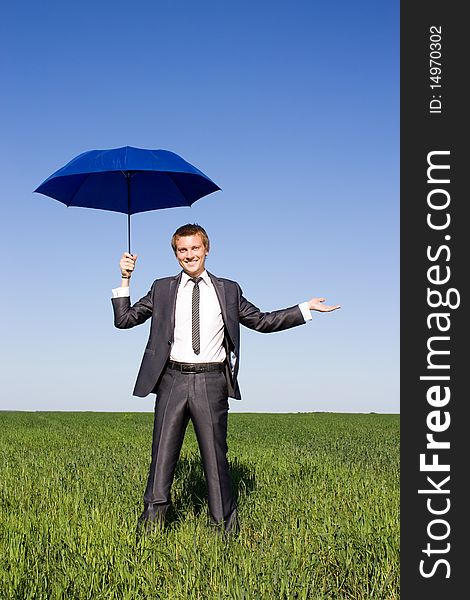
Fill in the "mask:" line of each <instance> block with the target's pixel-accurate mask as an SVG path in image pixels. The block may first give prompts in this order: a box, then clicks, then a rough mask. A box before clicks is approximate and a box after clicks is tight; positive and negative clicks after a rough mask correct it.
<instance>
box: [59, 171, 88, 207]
mask: <svg viewBox="0 0 470 600" xmlns="http://www.w3.org/2000/svg"><path fill="white" fill-rule="evenodd" d="M91 175H93V173H87V176H86V177H85V178H84V179H83V181H82V182H81V183H80V185H79V186H78V188H77V189H76V190H75V192H74V194H73V196H72V198H71V200H70V203H68V202H66V203H65V204H66V205H67V208H68V207H69V206H70V205H71V204H72V202H73V201H74V200H75V198H76V197H77V194H78V192H79V191H80V190H81V189H82V187H83V185H84V183H85V182H86V181H87V180H88V178H89V177H91ZM83 208H86V207H83Z"/></svg>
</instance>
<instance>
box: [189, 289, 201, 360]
mask: <svg viewBox="0 0 470 600" xmlns="http://www.w3.org/2000/svg"><path fill="white" fill-rule="evenodd" d="M191 281H192V282H193V283H194V287H193V298H192V320H191V324H192V345H193V350H194V354H199V352H200V351H201V332H200V324H199V298H200V290H199V282H200V281H202V277H194V278H191Z"/></svg>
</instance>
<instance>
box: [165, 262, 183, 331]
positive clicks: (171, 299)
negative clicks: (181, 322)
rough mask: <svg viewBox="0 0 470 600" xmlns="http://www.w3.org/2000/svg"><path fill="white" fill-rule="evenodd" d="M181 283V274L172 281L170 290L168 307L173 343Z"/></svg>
mask: <svg viewBox="0 0 470 600" xmlns="http://www.w3.org/2000/svg"><path fill="white" fill-rule="evenodd" d="M180 281H181V273H180V274H179V275H176V276H175V277H174V278H173V279H171V280H170V285H169V288H168V306H169V307H170V332H171V341H173V334H174V331H175V310H176V294H177V292H178V286H179V284H180Z"/></svg>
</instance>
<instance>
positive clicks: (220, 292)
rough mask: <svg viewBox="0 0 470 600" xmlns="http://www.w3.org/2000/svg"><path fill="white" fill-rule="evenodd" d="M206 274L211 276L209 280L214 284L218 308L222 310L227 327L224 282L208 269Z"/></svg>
mask: <svg viewBox="0 0 470 600" xmlns="http://www.w3.org/2000/svg"><path fill="white" fill-rule="evenodd" d="M207 274H208V275H209V277H210V278H211V281H212V283H213V285H214V289H215V293H216V294H217V298H218V300H219V304H220V310H221V311H222V318H223V320H224V323H225V327H228V319H227V299H226V297H225V286H224V282H223V281H221V280H220V279H218V278H217V277H216V276H215V275H212V273H209V271H207Z"/></svg>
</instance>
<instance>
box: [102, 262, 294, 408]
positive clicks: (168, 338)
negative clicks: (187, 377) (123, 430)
mask: <svg viewBox="0 0 470 600" xmlns="http://www.w3.org/2000/svg"><path fill="white" fill-rule="evenodd" d="M208 274H209V277H210V278H211V281H212V283H213V285H214V288H215V291H216V293H217V297H218V299H219V303H220V308H221V311H222V318H223V321H224V325H225V335H224V346H225V350H226V352H227V358H226V361H225V362H226V364H225V377H226V379H227V387H228V395H229V396H231V397H232V398H236V399H238V400H240V399H241V395H240V390H239V387H238V382H237V375H238V365H239V355H240V323H241V324H242V325H245V327H249V328H250V329H254V330H256V331H261V332H263V333H270V332H274V331H282V330H283V329H289V328H291V327H295V326H296V325H301V324H302V323H305V320H304V318H303V315H302V312H301V310H300V308H299V307H298V305H296V306H292V307H290V308H285V309H283V310H276V311H273V312H261V311H260V310H259V308H257V307H256V306H254V305H253V304H251V302H248V300H246V298H244V297H243V293H242V290H241V288H240V286H239V285H238V283H236V282H235V281H230V280H229V279H221V278H219V277H215V276H214V275H212V274H211V273H208ZM180 280H181V273H180V274H179V275H176V276H174V277H164V278H162V279H157V280H155V281H154V282H153V284H152V287H151V288H150V291H149V293H148V294H147V295H146V296H144V297H143V298H141V299H140V300H139V301H138V302H136V303H135V304H133V305H132V306H131V303H130V298H129V297H124V298H113V299H112V303H113V309H114V325H115V326H116V327H118V328H119V329H128V328H130V327H135V325H140V324H141V323H144V321H146V320H147V319H149V318H151V319H152V321H151V325H150V335H149V339H148V342H147V346H146V348H145V352H144V356H143V359H142V364H141V366H140V370H139V373H138V376H137V380H136V383H135V387H134V392H133V394H134V396H140V397H144V396H147V395H148V394H149V393H150V392H152V391H153V392H156V391H157V390H158V383H159V381H160V378H161V376H162V374H163V372H164V370H165V366H166V363H167V361H168V358H169V356H170V349H171V345H172V343H173V334H174V328H175V307H176V293H177V291H178V286H179V283H180Z"/></svg>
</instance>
